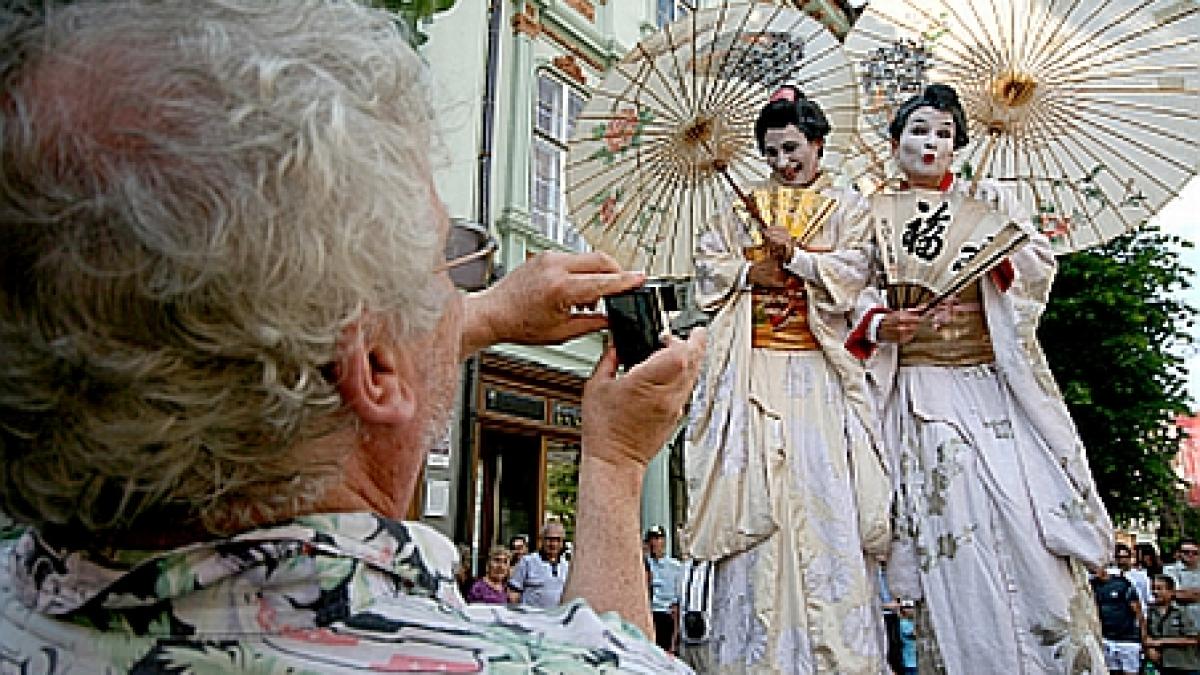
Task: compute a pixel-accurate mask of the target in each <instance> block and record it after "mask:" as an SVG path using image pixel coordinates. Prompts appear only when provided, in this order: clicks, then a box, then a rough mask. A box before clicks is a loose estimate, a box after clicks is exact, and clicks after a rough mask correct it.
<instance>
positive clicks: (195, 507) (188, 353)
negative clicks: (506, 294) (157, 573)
mask: <svg viewBox="0 0 1200 675" xmlns="http://www.w3.org/2000/svg"><path fill="white" fill-rule="evenodd" d="M426 79H427V75H426V69H425V67H424V65H423V64H422V63H421V61H420V59H419V58H418V56H417V55H416V54H415V53H414V52H413V50H412V49H411V48H410V47H409V46H408V45H407V42H406V41H405V39H404V37H403V36H402V35H401V33H400V30H399V28H398V24H397V22H396V21H394V17H393V16H392V15H390V14H388V13H387V12H384V11H380V10H375V9H370V8H367V7H363V6H360V5H357V4H354V3H352V2H331V1H323V0H287V1H286V2H282V1H281V2H264V1H262V0H171V1H162V2H151V1H148V0H147V1H130V0H122V1H118V2H113V1H105V2H95V1H81V2H76V3H72V4H70V5H67V6H57V5H50V8H49V9H33V10H19V9H7V10H4V9H0V82H2V84H0V240H3V242H4V243H3V244H2V245H0V353H2V354H4V367H3V368H2V369H0V467H3V470H2V471H0V508H3V509H4V510H5V511H6V512H8V513H9V514H10V515H12V516H14V517H15V518H17V519H19V520H21V521H24V522H28V523H32V524H34V525H37V526H45V525H61V526H65V527H69V528H72V529H82V530H83V531H89V532H94V533H98V532H120V531H124V530H127V529H129V528H132V527H135V526H138V525H140V524H142V523H143V522H154V521H155V520H156V519H159V520H160V521H161V519H163V518H166V517H182V518H190V519H195V520H196V521H197V522H200V523H203V524H204V525H206V526H208V527H209V529H213V530H217V529H222V528H227V527H229V526H230V525H235V526H236V525H238V524H239V523H245V522H248V521H249V520H250V519H251V518H262V517H270V515H271V514H273V513H280V512H291V511H294V510H296V509H298V508H301V507H302V506H301V504H300V503H299V502H300V501H301V500H310V501H311V500H313V499H315V498H316V497H317V496H319V495H320V494H321V490H322V486H323V485H325V484H326V483H327V482H328V479H329V476H330V475H331V474H332V472H334V471H335V470H336V467H335V465H336V463H337V461H338V459H339V458H329V457H324V458H301V457H297V456H294V453H293V452H292V449H293V448H295V447H296V445H297V443H299V441H301V440H303V439H305V438H311V437H313V436H315V435H318V434H322V433H326V432H328V431H330V430H331V429H334V428H337V427H338V426H339V425H345V424H349V423H350V422H349V416H348V415H345V414H344V411H343V409H342V404H341V402H340V399H339V397H338V395H337V392H336V390H335V383H334V382H331V378H330V372H329V371H330V369H329V367H328V366H329V364H330V363H331V362H332V361H333V359H334V356H335V354H334V352H335V346H336V343H337V340H338V337H339V334H340V333H341V331H342V330H343V329H344V328H345V327H346V326H347V325H348V324H349V323H351V322H353V321H355V320H356V319H358V318H360V317H361V316H362V315H363V312H367V311H369V312H370V313H371V314H372V315H376V314H379V315H382V316H386V317H392V319H390V320H389V321H388V322H387V323H388V324H389V325H388V327H387V328H388V329H389V330H395V331H397V332H398V333H397V334H398V335H401V336H406V335H410V334H411V333H412V332H420V331H425V330H428V329H429V328H431V327H432V326H433V325H434V323H435V322H436V320H437V318H438V316H439V315H440V313H441V309H442V306H443V305H444V302H443V300H444V296H442V295H440V293H442V292H444V289H442V290H439V289H440V288H441V287H440V286H437V285H436V284H434V283H433V281H432V280H433V278H434V277H433V275H432V274H431V270H432V268H433V266H434V264H435V263H436V261H437V259H438V254H439V253H440V251H439V250H438V249H439V246H440V233H439V232H438V230H437V228H436V227H435V226H434V223H435V219H434V217H433V215H432V213H433V208H432V207H433V199H435V197H434V195H433V194H432V187H431V184H430V171H429V166H428V161H429V160H428V155H429V150H430V144H431V138H432V133H433V132H432V121H431V115H430V103H429V100H428V94H427V82H426Z"/></svg>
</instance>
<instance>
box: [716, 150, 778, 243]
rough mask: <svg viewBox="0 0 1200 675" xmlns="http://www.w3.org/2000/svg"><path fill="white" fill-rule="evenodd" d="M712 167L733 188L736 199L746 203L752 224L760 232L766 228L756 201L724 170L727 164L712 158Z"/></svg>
mask: <svg viewBox="0 0 1200 675" xmlns="http://www.w3.org/2000/svg"><path fill="white" fill-rule="evenodd" d="M713 168H714V169H716V170H717V173H719V174H721V176H722V177H724V178H725V182H726V183H729V188H730V189H731V190H733V193H734V194H735V195H737V197H738V199H740V200H742V203H743V204H745V205H746V211H747V212H748V213H749V214H750V217H751V218H753V219H754V224H755V225H756V226H757V227H758V229H759V231H760V232H761V231H763V230H765V229H767V225H766V223H764V222H763V219H762V212H761V211H759V210H758V202H756V201H754V198H753V197H751V196H750V195H748V194H746V192H745V191H744V190H742V188H740V187H738V184H737V181H735V180H733V176H730V175H729V172H728V171H727V170H726V169H727V168H728V164H726V163H725V162H724V161H722V160H720V159H713Z"/></svg>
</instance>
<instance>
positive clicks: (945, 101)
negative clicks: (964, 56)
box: [888, 84, 971, 150]
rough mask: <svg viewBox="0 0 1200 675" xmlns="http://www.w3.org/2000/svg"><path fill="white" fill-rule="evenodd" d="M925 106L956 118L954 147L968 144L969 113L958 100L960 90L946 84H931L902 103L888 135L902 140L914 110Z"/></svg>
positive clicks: (956, 148) (893, 138)
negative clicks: (957, 90)
mask: <svg viewBox="0 0 1200 675" xmlns="http://www.w3.org/2000/svg"><path fill="white" fill-rule="evenodd" d="M925 106H929V107H930V108H933V109H934V110H941V111H942V112H948V113H950V116H951V117H953V118H954V149H955V150H958V149H959V148H961V147H964V146H966V144H967V143H968V142H969V141H970V140H971V139H970V138H969V137H968V136H967V114H966V113H965V112H963V107H962V103H959V101H958V92H956V91H954V87H951V86H949V85H946V84H931V85H929V86H928V87H925V91H923V92H921V93H920V94H919V95H917V96H913V97H912V98H910V99H908V100H907V101H905V102H904V103H902V104H900V107H899V108H898V109H897V110H896V115H895V117H893V118H892V123H891V124H889V125H888V135H889V136H891V137H892V140H893V141H899V140H900V134H902V133H904V125H905V124H908V118H909V117H911V116H912V114H913V112H915V111H916V110H917V108H924V107H925Z"/></svg>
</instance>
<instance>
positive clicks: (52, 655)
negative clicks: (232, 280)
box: [0, 513, 689, 673]
mask: <svg viewBox="0 0 1200 675" xmlns="http://www.w3.org/2000/svg"><path fill="white" fill-rule="evenodd" d="M456 556H457V553H456V551H455V549H454V546H453V544H451V543H450V541H449V540H447V539H446V538H445V537H443V536H442V535H441V534H440V533H438V532H437V531H435V530H433V529H432V528H430V527H428V526H426V525H422V524H420V523H401V522H397V521H392V520H387V519H385V518H381V517H379V516H375V515H372V514H368V513H348V514H329V515H311V516H305V517H303V518H298V519H296V520H295V521H292V522H290V523H287V524H283V525H278V526H273V527H267V528H262V529H258V530H252V531H249V532H245V533H242V534H239V535H236V536H233V537H230V538H227V539H222V540H217V541H210V542H203V543H198V544H193V545H190V546H185V547H183V548H178V549H175V550H171V551H167V552H162V551H155V552H138V551H123V550H121V551H118V550H105V551H93V550H88V551H83V550H70V549H59V548H55V547H53V546H51V545H50V544H49V543H47V542H46V541H45V540H44V539H43V538H42V537H41V536H39V535H38V533H36V532H34V531H29V532H26V533H24V534H23V535H21V536H20V537H19V538H14V539H10V540H8V541H4V542H2V543H0V672H23V673H26V672H27V673H84V672H87V673H97V672H138V673H146V672H171V673H231V672H242V673H340V672H349V671H358V670H374V671H382V672H405V671H408V672H413V671H422V672H428V671H438V672H463V673H465V672H500V673H526V672H543V673H558V672H630V673H666V672H689V671H688V670H687V668H686V667H685V666H684V665H683V664H682V663H680V662H679V661H677V660H674V659H672V658H671V657H670V656H667V655H666V654H665V653H663V652H662V651H661V650H659V649H658V648H657V647H656V646H655V645H654V644H653V643H652V642H649V641H647V640H646V638H645V637H644V636H643V635H642V634H641V633H640V632H639V631H638V630H637V628H635V627H633V626H632V625H631V624H629V623H625V622H623V621H621V619H620V618H619V617H618V616H617V615H616V614H615V613H611V614H605V615H603V616H601V615H597V614H596V613H595V612H594V611H592V610H591V609H590V608H589V607H588V606H587V605H586V604H585V603H584V602H583V601H579V600H577V601H575V602H572V603H569V604H566V605H563V606H561V607H558V608H555V609H552V610H532V609H528V608H521V607H501V606H496V605H468V604H466V603H465V602H464V601H463V599H462V596H461V595H460V594H459V591H458V589H457V588H456V586H455V583H454V579H453V575H452V574H451V569H452V566H453V564H454V562H455V558H456Z"/></svg>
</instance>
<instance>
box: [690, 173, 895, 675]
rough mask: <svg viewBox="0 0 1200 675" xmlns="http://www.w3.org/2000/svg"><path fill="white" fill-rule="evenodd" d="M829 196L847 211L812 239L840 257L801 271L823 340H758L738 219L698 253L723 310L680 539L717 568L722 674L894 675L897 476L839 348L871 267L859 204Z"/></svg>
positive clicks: (700, 285) (712, 647)
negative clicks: (891, 580) (890, 671)
mask: <svg viewBox="0 0 1200 675" xmlns="http://www.w3.org/2000/svg"><path fill="white" fill-rule="evenodd" d="M822 192H824V193H825V194H826V195H827V196H830V197H833V198H835V199H838V200H839V204H840V205H839V207H838V209H837V211H836V212H835V213H834V215H833V217H832V218H831V220H830V221H829V222H828V223H827V224H826V226H825V228H824V230H823V231H822V232H821V233H820V234H819V235H817V237H816V238H815V239H814V241H813V242H812V245H813V246H814V247H828V248H832V249H833V252H831V253H824V254H818V255H817V256H816V262H815V265H814V267H815V272H816V278H813V279H805V287H806V290H807V293H808V306H809V315H808V319H809V325H810V328H811V329H812V331H813V333H814V334H815V337H816V338H817V341H818V343H819V344H820V345H821V347H822V349H820V350H814V351H775V350H768V349H752V348H751V298H750V289H749V287H748V286H747V285H746V284H745V282H744V279H745V274H746V269H747V267H748V263H747V262H746V260H745V259H744V257H743V254H742V247H743V246H746V245H749V243H750V242H749V240H748V237H747V236H746V234H745V230H744V226H743V225H742V224H741V223H740V222H739V221H738V220H737V219H736V218H735V217H734V216H733V215H732V214H728V215H727V217H725V218H723V219H722V222H721V223H720V224H719V226H718V227H716V228H715V231H714V232H712V233H709V234H708V235H706V237H705V239H704V240H703V241H702V242H701V250H700V251H699V252H698V255H697V265H696V267H697V269H696V278H697V297H698V299H699V302H700V304H701V306H702V307H703V308H705V309H709V310H711V309H716V308H719V309H720V311H719V312H718V314H717V316H716V318H715V320H714V321H713V323H712V325H711V326H710V327H709V336H708V351H707V355H706V357H705V367H704V370H703V374H702V375H701V380H700V382H699V384H698V385H697V387H696V390H695V394H694V396H693V399H692V407H691V415H690V419H689V428H688V433H687V441H688V443H687V448H686V460H685V466H686V469H685V470H686V475H687V488H688V496H689V509H688V511H689V512H688V521H687V524H686V527H685V532H684V548H685V554H686V555H688V556H690V557H693V558H696V559H700V560H713V561H718V562H717V565H716V578H715V582H714V588H713V594H714V601H713V606H712V622H713V625H712V634H713V637H712V640H711V642H710V643H709V651H708V654H707V655H706V658H705V659H704V663H705V664H707V665H711V667H712V669H713V670H714V671H718V672H785V673H814V672H842V673H878V672H881V671H884V670H885V664H884V654H883V641H882V626H881V624H882V617H881V614H880V611H879V607H878V590H877V584H876V578H875V569H876V567H875V560H874V554H875V553H883V552H884V551H885V550H886V547H887V545H888V541H889V531H888V526H889V509H890V496H889V493H890V484H891V481H890V478H889V477H888V475H887V467H886V465H885V463H884V456H883V454H882V453H881V452H880V451H879V449H878V448H879V445H878V443H877V442H876V440H875V439H877V438H878V428H877V426H873V425H875V424H876V423H875V422H874V421H873V417H874V416H873V414H872V413H871V411H870V410H869V405H870V402H869V397H868V395H867V393H866V388H865V373H864V371H863V369H862V366H861V364H860V363H858V362H857V361H856V360H855V359H854V358H853V357H852V356H851V355H850V354H849V353H848V352H846V350H845V348H844V347H843V345H842V343H843V341H844V339H845V334H846V330H847V328H848V321H847V318H846V317H847V312H848V311H849V310H851V309H852V306H853V303H854V301H855V300H856V298H857V295H858V289H859V288H861V286H862V284H863V283H864V280H865V275H866V273H867V261H868V259H869V254H867V253H866V252H865V251H863V250H862V249H861V248H858V247H857V246H858V245H859V244H862V243H863V241H864V239H865V236H866V230H865V227H866V224H867V223H866V218H865V211H864V206H865V203H864V202H863V200H862V198H861V197H860V196H858V195H857V194H856V193H853V192H850V191H844V190H838V189H834V188H831V187H829V186H828V185H827V184H825V185H824V186H823V188H822ZM864 549H865V550H867V551H869V552H867V553H864Z"/></svg>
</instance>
